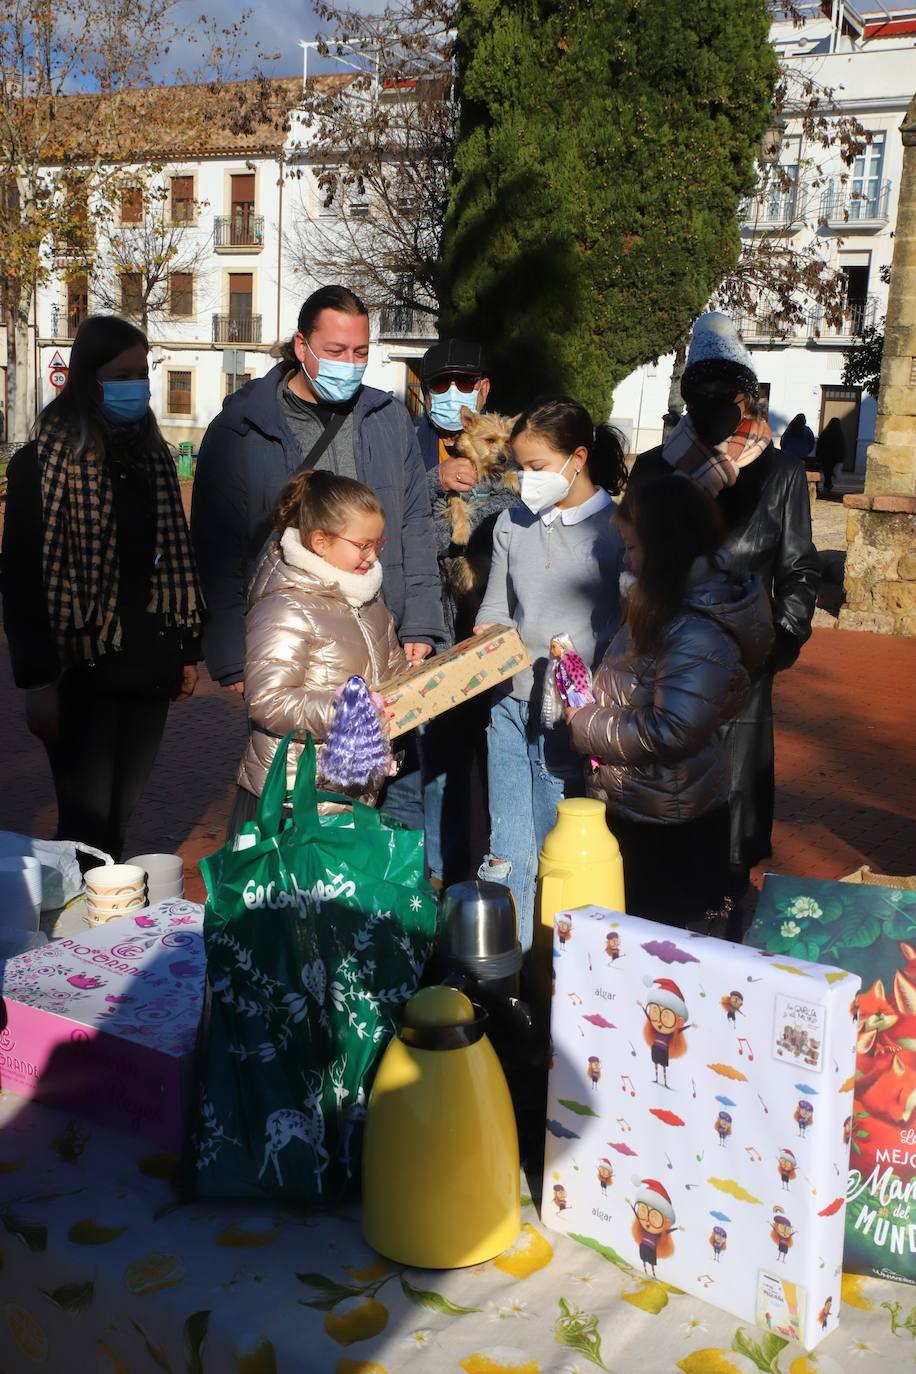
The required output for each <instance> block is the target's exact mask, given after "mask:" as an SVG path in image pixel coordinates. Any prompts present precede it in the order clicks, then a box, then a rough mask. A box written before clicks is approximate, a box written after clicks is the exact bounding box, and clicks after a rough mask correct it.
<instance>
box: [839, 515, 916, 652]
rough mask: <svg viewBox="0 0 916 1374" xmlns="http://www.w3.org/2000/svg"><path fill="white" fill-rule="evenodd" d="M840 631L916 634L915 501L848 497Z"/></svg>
mask: <svg viewBox="0 0 916 1374" xmlns="http://www.w3.org/2000/svg"><path fill="white" fill-rule="evenodd" d="M844 505H845V506H846V508H847V511H848V518H847V521H846V576H845V583H846V604H845V606H843V607H842V608H841V610H840V620H839V623H840V628H841V629H845V630H873V631H877V632H878V633H880V634H898V635H916V497H914V496H906V495H898V494H894V495H885V496H882V495H869V494H863V495H861V496H858V495H857V496H847V497H846V498H845V500H844Z"/></svg>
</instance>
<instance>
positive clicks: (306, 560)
mask: <svg viewBox="0 0 916 1374" xmlns="http://www.w3.org/2000/svg"><path fill="white" fill-rule="evenodd" d="M280 551H281V553H282V554H283V561H284V563H287V564H289V566H290V567H291V568H298V569H299V571H300V572H307V573H311V574H312V576H313V577H314V578H316V579H317V580H318V581H319V582H322V583H324V585H325V586H326V587H337V588H338V590H339V591H340V593H341V595H342V596H343V598H344V600H345V601H346V602H347V604H348V605H349V606H365V604H366V602H367V601H372V600H373V598H374V597H376V596H378V594H379V592H380V591H381V589H382V565H381V563H379V562H375V563H373V564H372V567H371V568H370V569H369V571H368V572H366V573H350V572H344V571H343V570H342V569H341V568H335V567H333V566H332V565H331V564H330V563H329V562H328V561H327V559H325V558H319V556H318V554H317V553H312V551H311V549H307V548H305V547H304V546H303V543H302V540H301V539H300V538H299V531H298V530H294V529H293V527H292V526H291V525H290V526H289V527H288V528H287V529H285V530H284V531H283V537H282V538H281V540H280Z"/></svg>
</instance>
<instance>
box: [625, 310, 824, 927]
mask: <svg viewBox="0 0 916 1374" xmlns="http://www.w3.org/2000/svg"><path fill="white" fill-rule="evenodd" d="M759 393H760V386H759V383H758V381H757V376H756V374H755V372H754V366H753V361H752V359H751V357H750V354H749V353H748V352H747V349H746V348H745V347H744V346H743V344H742V343H741V341H740V339H739V338H738V336H737V334H736V332H735V327H734V325H733V323H732V322H731V320H729V319H728V318H727V317H726V316H725V315H721V314H719V313H717V312H711V313H709V314H707V315H701V317H700V318H699V319H698V320H697V322H696V324H695V325H694V327H693V337H692V339H691V343H690V350H689V352H688V354H687V366H686V368H685V369H684V375H683V377H682V378H681V395H682V396H683V397H684V401H685V404H686V406H687V414H686V415H684V416H683V417H682V418H681V420H680V421H679V423H678V424H677V425H676V426H675V428H674V429H673V430H672V431H671V433H670V434H669V436H668V438H667V439H666V440H665V442H664V444H662V445H661V446H660V447H659V448H655V449H651V450H650V451H649V452H648V453H643V454H640V456H639V457H638V458H637V460H636V462H635V464H634V466H633V471H632V473H631V475H630V484H631V486H632V485H633V484H636V485H638V484H639V483H640V482H644V481H648V480H650V479H651V478H653V477H660V476H666V477H672V476H673V475H675V474H677V473H680V474H682V475H683V476H686V477H689V478H690V480H691V481H692V482H693V483H694V484H695V485H696V486H699V487H700V488H701V489H702V490H703V491H705V492H706V493H707V494H708V495H710V496H712V497H713V498H714V499H715V502H716V505H717V506H718V508H719V510H720V512H721V513H722V517H723V519H724V521H725V543H724V546H723V547H724V548H725V549H726V550H727V551H728V553H729V554H730V555H731V558H732V562H733V566H734V568H735V569H736V570H737V571H739V572H755V573H757V575H758V576H759V578H760V580H761V582H762V583H763V585H764V587H765V589H766V591H767V593H768V595H769V597H770V604H771V605H772V607H773V623H774V626H775V629H776V638H775V641H774V644H773V650H772V653H771V654H770V657H769V659H768V660H767V662H766V663H765V664H764V665H763V667H762V668H761V670H760V671H759V673H757V675H756V676H755V677H754V680H753V682H752V684H751V692H750V695H749V697H748V699H747V701H746V703H745V705H744V706H743V707H742V709H741V711H740V712H739V713H738V715H737V716H735V718H734V719H733V720H732V721H731V722H730V723H729V724H728V725H727V726H725V727H724V731H723V743H724V745H725V751H726V754H727V756H728V762H729V770H730V774H731V790H730V793H729V802H730V807H731V825H732V847H731V859H732V895H733V897H734V898H736V899H737V900H739V901H740V898H741V897H742V896H743V894H744V892H745V891H746V889H747V885H748V877H749V870H750V869H751V868H753V866H754V865H755V864H758V863H760V861H761V859H765V858H768V857H769V855H770V854H771V853H772V847H771V836H772V829H773V801H774V796H775V767H774V746H773V699H772V694H773V676H774V674H775V673H777V672H781V671H782V670H783V669H785V668H789V667H791V665H792V664H793V663H794V662H795V660H796V659H797V658H798V655H799V651H800V650H801V647H802V645H803V644H804V642H805V640H806V639H807V638H808V636H809V635H810V634H811V619H812V617H813V615H814V607H815V602H816V599H817V589H818V585H819V583H820V563H819V561H818V556H817V550H816V549H815V547H814V544H813V542H812V539H811V503H810V501H809V498H808V484H807V482H806V480H805V469H804V468H803V466H802V464H801V463H800V462H799V461H798V460H797V459H796V458H790V457H788V455H787V454H785V453H781V452H780V451H779V450H778V449H777V448H776V447H775V446H774V444H773V442H772V434H771V432H770V427H769V425H768V424H767V422H766V420H765V419H764V418H763V416H762V413H761V412H762V407H761V403H760V395H759ZM739 925H740V922H739V920H738V919H736V920H735V921H734V922H733V924H732V928H731V930H730V932H729V935H730V938H738V937H739V936H740V929H739Z"/></svg>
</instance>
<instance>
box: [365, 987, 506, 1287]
mask: <svg viewBox="0 0 916 1374" xmlns="http://www.w3.org/2000/svg"><path fill="white" fill-rule="evenodd" d="M486 1021H487V1016H486V1012H484V1011H482V1010H481V1009H480V1008H478V1007H475V1006H474V1005H473V1003H472V1002H471V1001H470V1000H469V999H468V998H467V997H465V995H464V993H463V992H459V991H458V989H457V988H450V987H429V988H421V989H420V991H419V992H417V993H415V994H414V996H413V997H411V999H410V1001H409V1002H408V1003H407V1007H406V1009H405V1013H404V1025H403V1027H402V1028H401V1030H400V1032H399V1033H398V1034H397V1035H396V1036H395V1037H394V1039H393V1040H392V1041H391V1044H390V1045H389V1046H388V1048H387V1050H386V1051H385V1053H384V1055H383V1056H382V1062H381V1064H380V1065H379V1069H378V1073H377V1074H376V1076H375V1082H374V1083H373V1085H372V1091H371V1093H370V1094H369V1105H368V1108H367V1111H366V1129H365V1137H364V1141H363V1234H364V1235H365V1237H366V1240H367V1242H368V1244H369V1245H371V1246H372V1248H373V1250H377V1251H378V1252H379V1254H381V1255H384V1256H385V1257H386V1258H387V1259H391V1260H395V1261H397V1263H399V1264H406V1265H408V1266H410V1268H416V1269H458V1268H461V1267H462V1266H463V1265H468V1264H481V1263H483V1261H484V1260H489V1259H492V1258H493V1256H494V1255H498V1254H500V1253H501V1252H502V1251H503V1250H506V1249H507V1248H508V1247H509V1246H510V1245H512V1244H514V1242H515V1241H516V1240H517V1238H518V1234H519V1230H520V1228H521V1216H520V1200H519V1154H518V1135H517V1133H516V1129H515V1114H514V1112H513V1110H512V1100H511V1098H510V1096H509V1089H508V1087H507V1086H506V1080H505V1077H504V1075H503V1071H502V1068H501V1066H500V1063H499V1060H498V1059H497V1057H496V1054H495V1052H494V1050H493V1047H492V1045H491V1044H490V1042H489V1040H488V1039H487V1037H486V1035H485V1034H484V1029H485V1026H486Z"/></svg>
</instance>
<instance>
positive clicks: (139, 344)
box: [2, 315, 203, 859]
mask: <svg viewBox="0 0 916 1374" xmlns="http://www.w3.org/2000/svg"><path fill="white" fill-rule="evenodd" d="M148 351H149V346H148V344H147V341H146V338H145V336H144V335H143V334H142V333H141V332H140V330H139V329H137V328H135V327H134V325H132V324H129V323H128V322H127V321H126V320H121V319H118V318H117V317H116V316H113V315H96V316H93V317H92V318H90V319H88V320H85V321H84V323H83V324H82V325H80V328H79V330H78V331H77V334H76V338H75V339H74V340H73V347H72V349H71V353H70V368H69V376H68V378H67V384H66V386H65V387H64V388H63V390H62V391H61V393H60V395H59V396H57V397H55V399H54V400H53V401H51V403H50V404H49V405H47V406H46V407H45V409H44V410H43V411H42V413H41V415H40V416H39V418H38V422H37V426H36V437H35V438H34V439H33V440H32V441H31V442H30V443H28V444H26V446H25V447H24V448H22V449H20V450H19V452H18V453H16V454H15V455H14V456H13V458H12V459H11V461H10V465H9V472H8V482H9V485H8V489H7V501H6V518H5V521H4V529H3V554H2V573H3V584H2V585H3V620H4V627H5V629H6V635H7V639H8V641H9V647H10V657H11V659H12V665H13V676H14V678H15V681H16V685H17V686H18V687H21V688H23V689H24V690H25V692H26V721H27V723H28V726H29V729H30V730H31V731H32V733H33V734H34V735H37V736H38V738H39V739H41V740H42V742H43V743H44V745H45V748H46V749H47V752H48V759H49V761H50V764H51V772H52V774H53V777H54V786H55V790H56V792H57V805H58V827H57V837H58V839H71V840H80V841H82V842H83V843H85V844H89V845H93V846H95V847H96V848H99V849H104V850H106V851H107V852H108V853H109V854H112V855H113V856H114V857H115V859H117V858H119V857H120V855H121V852H122V850H123V847H124V840H125V837H126V832H127V826H128V822H129V820H130V816H131V813H132V811H133V809H134V807H135V806H136V804H137V802H138V800H139V798H140V795H141V793H142V791H143V788H144V785H145V783H146V780H147V778H148V776H149V773H150V770H151V769H152V766H153V763H154V761H155V758H156V753H157V751H158V749H159V744H160V741H161V739H162V732H163V730H164V728H165V721H166V716H167V714H168V709H169V702H170V701H171V700H182V699H185V698H187V697H190V696H191V694H192V693H193V691H194V688H195V685H196V683H197V666H196V664H197V660H198V657H199V653H198V642H199V637H200V630H201V619H202V613H203V602H202V599H201V594H200V588H199V586H198V582H197V574H196V572H195V568H194V558H193V554H192V551H191V543H190V537H189V535H188V527H187V522H186V520H185V516H184V511H183V509H182V505H181V494H180V492H179V488H178V479H177V474H176V471H175V464H174V461H173V459H172V456H171V454H170V452H169V450H168V448H167V446H166V444H165V441H164V440H163V438H162V435H161V434H160V432H159V427H158V425H157V424H156V420H155V418H154V416H153V414H152V412H151V410H150V408H149V400H150V385H149V368H148V358H147V355H148Z"/></svg>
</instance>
